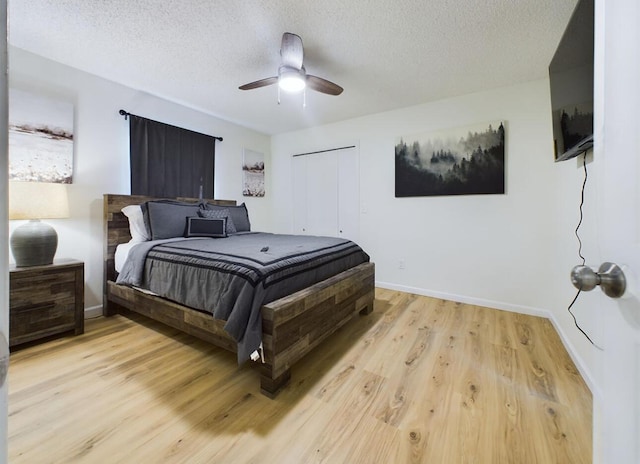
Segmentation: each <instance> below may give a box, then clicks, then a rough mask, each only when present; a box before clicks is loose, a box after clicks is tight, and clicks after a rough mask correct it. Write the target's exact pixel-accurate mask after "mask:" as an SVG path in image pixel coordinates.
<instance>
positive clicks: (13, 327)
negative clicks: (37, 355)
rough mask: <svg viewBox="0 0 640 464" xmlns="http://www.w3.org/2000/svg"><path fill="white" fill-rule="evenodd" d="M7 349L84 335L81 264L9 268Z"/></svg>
mask: <svg viewBox="0 0 640 464" xmlns="http://www.w3.org/2000/svg"><path fill="white" fill-rule="evenodd" d="M9 273H10V280H9V346H10V347H13V346H15V345H19V344H22V343H26V342H31V341H34V340H39V339H42V338H45V337H49V336H51V335H56V334H61V333H65V332H73V333H75V334H76V335H79V334H81V333H83V332H84V263H83V262H82V261H76V260H72V259H60V260H55V261H54V262H53V264H48V265H45V266H30V267H16V266H15V265H11V266H10V267H9Z"/></svg>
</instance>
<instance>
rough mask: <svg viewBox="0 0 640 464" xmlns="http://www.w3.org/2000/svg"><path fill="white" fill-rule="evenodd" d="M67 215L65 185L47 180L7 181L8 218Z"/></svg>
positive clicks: (67, 206)
mask: <svg viewBox="0 0 640 464" xmlns="http://www.w3.org/2000/svg"><path fill="white" fill-rule="evenodd" d="M67 217H69V200H68V197H67V186H66V185H65V184H54V183H47V182H17V181H11V182H9V219H60V218H67Z"/></svg>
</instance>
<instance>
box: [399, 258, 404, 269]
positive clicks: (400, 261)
mask: <svg viewBox="0 0 640 464" xmlns="http://www.w3.org/2000/svg"><path fill="white" fill-rule="evenodd" d="M398 269H401V270H402V269H404V259H401V260H399V261H398Z"/></svg>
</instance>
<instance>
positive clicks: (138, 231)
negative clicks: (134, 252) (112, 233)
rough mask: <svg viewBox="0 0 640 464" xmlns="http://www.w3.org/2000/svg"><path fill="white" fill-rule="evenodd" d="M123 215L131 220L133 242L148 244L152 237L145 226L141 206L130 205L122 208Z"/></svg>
mask: <svg viewBox="0 0 640 464" xmlns="http://www.w3.org/2000/svg"><path fill="white" fill-rule="evenodd" d="M122 213H123V214H124V215H125V216H127V218H128V219H129V232H131V241H132V242H146V241H147V240H149V239H150V238H151V237H149V233H148V232H147V227H146V226H145V224H144V216H143V215H142V208H141V207H140V205H129V206H125V207H124V208H122Z"/></svg>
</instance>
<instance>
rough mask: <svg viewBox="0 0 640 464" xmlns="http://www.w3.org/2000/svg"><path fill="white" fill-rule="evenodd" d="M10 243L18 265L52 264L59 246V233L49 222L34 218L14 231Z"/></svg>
mask: <svg viewBox="0 0 640 464" xmlns="http://www.w3.org/2000/svg"><path fill="white" fill-rule="evenodd" d="M10 245H11V252H12V253H13V258H14V259H15V260H16V266H17V267H28V266H42V265H45V264H51V263H53V257H54V256H55V254H56V249H57V248H58V234H57V233H56V230H55V229H54V228H53V227H51V226H50V225H49V224H45V223H44V222H40V221H39V220H37V219H33V220H31V221H29V222H27V223H25V224H22V225H21V226H19V227H17V228H16V229H15V230H14V231H13V234H11V240H10Z"/></svg>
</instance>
